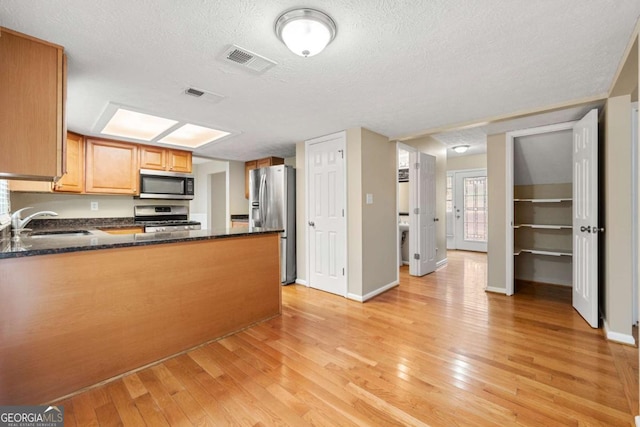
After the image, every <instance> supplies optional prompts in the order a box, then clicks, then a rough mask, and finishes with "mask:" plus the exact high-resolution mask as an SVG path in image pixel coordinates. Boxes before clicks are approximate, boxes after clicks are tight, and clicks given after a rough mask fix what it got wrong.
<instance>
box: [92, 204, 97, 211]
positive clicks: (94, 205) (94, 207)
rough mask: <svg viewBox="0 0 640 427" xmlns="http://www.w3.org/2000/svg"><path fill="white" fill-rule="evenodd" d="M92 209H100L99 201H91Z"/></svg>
mask: <svg viewBox="0 0 640 427" xmlns="http://www.w3.org/2000/svg"><path fill="white" fill-rule="evenodd" d="M91 210H92V211H97V210H98V202H91Z"/></svg>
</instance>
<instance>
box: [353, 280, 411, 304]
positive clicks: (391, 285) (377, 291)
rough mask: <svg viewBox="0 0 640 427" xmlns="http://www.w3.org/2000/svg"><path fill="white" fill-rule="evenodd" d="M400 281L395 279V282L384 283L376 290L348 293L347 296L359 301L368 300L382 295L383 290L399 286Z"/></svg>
mask: <svg viewBox="0 0 640 427" xmlns="http://www.w3.org/2000/svg"><path fill="white" fill-rule="evenodd" d="M399 284H400V283H399V282H398V281H397V280H394V281H393V282H391V283H389V284H387V285H384V286H383V287H381V288H378V289H376V290H375V291H372V292H369V293H368V294H366V295H362V296H361V295H356V294H352V293H348V294H347V298H348V299H352V300H354V301H359V302H365V301H367V300H370V299H371V298H373V297H375V296H378V295H380V294H381V293H383V292H386V291H388V290H389V289H391V288H395V287H396V286H398V285H399Z"/></svg>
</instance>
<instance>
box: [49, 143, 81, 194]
mask: <svg viewBox="0 0 640 427" xmlns="http://www.w3.org/2000/svg"><path fill="white" fill-rule="evenodd" d="M66 162H67V171H66V173H65V174H64V175H62V178H60V180H58V182H56V183H55V184H54V186H53V189H54V191H59V192H63V193H82V192H84V137H83V136H82V135H78V134H77V133H73V132H68V133H67V150H66Z"/></svg>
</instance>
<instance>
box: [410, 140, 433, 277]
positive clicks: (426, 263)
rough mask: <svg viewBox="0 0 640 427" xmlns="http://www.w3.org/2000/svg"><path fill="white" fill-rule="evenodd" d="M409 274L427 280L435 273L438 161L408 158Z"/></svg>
mask: <svg viewBox="0 0 640 427" xmlns="http://www.w3.org/2000/svg"><path fill="white" fill-rule="evenodd" d="M409 158H410V163H411V166H410V168H409V185H410V190H409V192H410V195H409V215H410V216H409V218H410V220H409V222H410V224H409V227H410V230H411V231H410V232H409V248H410V250H411V257H410V258H411V259H410V262H409V274H411V275H412V276H424V275H425V274H429V273H431V272H432V271H435V269H436V224H437V223H438V218H437V217H436V158H435V157H434V156H430V155H428V154H425V153H421V152H412V153H410V154H409Z"/></svg>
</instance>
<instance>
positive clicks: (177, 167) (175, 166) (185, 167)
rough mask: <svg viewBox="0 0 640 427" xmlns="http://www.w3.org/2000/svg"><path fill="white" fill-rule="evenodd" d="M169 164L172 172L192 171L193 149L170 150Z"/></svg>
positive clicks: (168, 153)
mask: <svg viewBox="0 0 640 427" xmlns="http://www.w3.org/2000/svg"><path fill="white" fill-rule="evenodd" d="M167 156H168V160H167V166H168V169H169V170H170V171H171V172H184V173H191V171H192V170H193V167H192V160H191V151H181V150H168V152H167Z"/></svg>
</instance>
